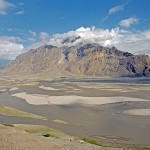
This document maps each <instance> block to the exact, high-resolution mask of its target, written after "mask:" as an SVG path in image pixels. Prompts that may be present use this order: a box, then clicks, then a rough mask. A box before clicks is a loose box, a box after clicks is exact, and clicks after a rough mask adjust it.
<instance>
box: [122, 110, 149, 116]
mask: <svg viewBox="0 0 150 150" xmlns="http://www.w3.org/2000/svg"><path fill="white" fill-rule="evenodd" d="M124 113H125V114H128V115H135V116H150V108H149V109H131V110H127V111H124Z"/></svg>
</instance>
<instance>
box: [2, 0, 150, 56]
mask: <svg viewBox="0 0 150 150" xmlns="http://www.w3.org/2000/svg"><path fill="white" fill-rule="evenodd" d="M149 8H150V0H0V58H1V57H5V58H7V56H8V58H9V57H10V58H11V57H12V58H13V57H15V56H16V55H18V54H20V53H22V51H23V50H24V49H25V48H26V47H28V46H29V45H32V44H35V43H38V42H40V41H44V40H47V39H48V38H50V37H51V36H52V35H53V34H56V33H66V32H69V31H75V30H76V29H78V28H80V27H84V28H87V27H92V26H94V27H95V28H96V29H95V30H98V29H103V30H106V29H108V30H112V29H115V28H119V30H125V31H126V32H132V33H130V36H134V37H137V36H142V35H141V34H142V33H144V36H148V38H146V39H145V41H146V40H149V30H150V9H149ZM84 32H85V31H84ZM139 32H140V35H138V33H139ZM145 32H146V33H145ZM90 33H91V32H90ZM90 33H89V34H90ZM100 33H101V32H99V34H100ZM94 34H95V33H94ZM117 34H118V33H117ZM132 34H133V35H132ZM119 35H120V34H119ZM127 36H129V34H128V35H127ZM140 40H142V39H141V38H140ZM7 42H8V43H7ZM121 42H122V41H121ZM4 43H7V44H8V46H6V45H5V46H4ZM108 43H110V42H108ZM111 43H112V42H111ZM13 44H14V45H13ZM112 44H113V43H112ZM145 44H146V43H144V45H145ZM10 45H12V47H13V46H14V49H13V48H12V49H13V50H12V49H10ZM114 45H115V44H114ZM17 46H18V47H17ZM118 47H119V46H118ZM121 47H123V46H120V47H119V48H121ZM127 48H128V47H127ZM129 48H130V47H129ZM15 49H17V50H15ZM143 50H144V49H143ZM3 51H4V52H5V54H3V53H4V52H3ZM145 51H148V49H147V47H146V48H145ZM9 52H10V53H9ZM13 53H14V54H13ZM9 55H10V56H9Z"/></svg>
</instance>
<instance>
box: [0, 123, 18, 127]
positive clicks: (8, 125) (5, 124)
mask: <svg viewBox="0 0 150 150" xmlns="http://www.w3.org/2000/svg"><path fill="white" fill-rule="evenodd" d="M0 124H1V125H4V126H7V127H15V126H14V125H13V124H8V123H2V122H0Z"/></svg>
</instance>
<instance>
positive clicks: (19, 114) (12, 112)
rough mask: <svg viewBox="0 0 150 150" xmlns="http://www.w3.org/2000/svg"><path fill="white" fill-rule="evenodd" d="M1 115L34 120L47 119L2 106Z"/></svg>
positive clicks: (0, 107) (0, 108)
mask: <svg viewBox="0 0 150 150" xmlns="http://www.w3.org/2000/svg"><path fill="white" fill-rule="evenodd" d="M0 114H1V115H4V116H15V117H25V118H34V119H42V120H44V119H46V118H45V117H42V116H38V115H34V114H32V113H28V112H23V111H20V110H17V109H14V108H10V107H6V106H4V105H1V104H0Z"/></svg>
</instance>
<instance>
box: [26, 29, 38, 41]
mask: <svg viewBox="0 0 150 150" xmlns="http://www.w3.org/2000/svg"><path fill="white" fill-rule="evenodd" d="M29 34H30V35H31V37H29V38H28V40H29V41H31V42H33V41H35V39H36V32H33V31H31V30H29Z"/></svg>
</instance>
